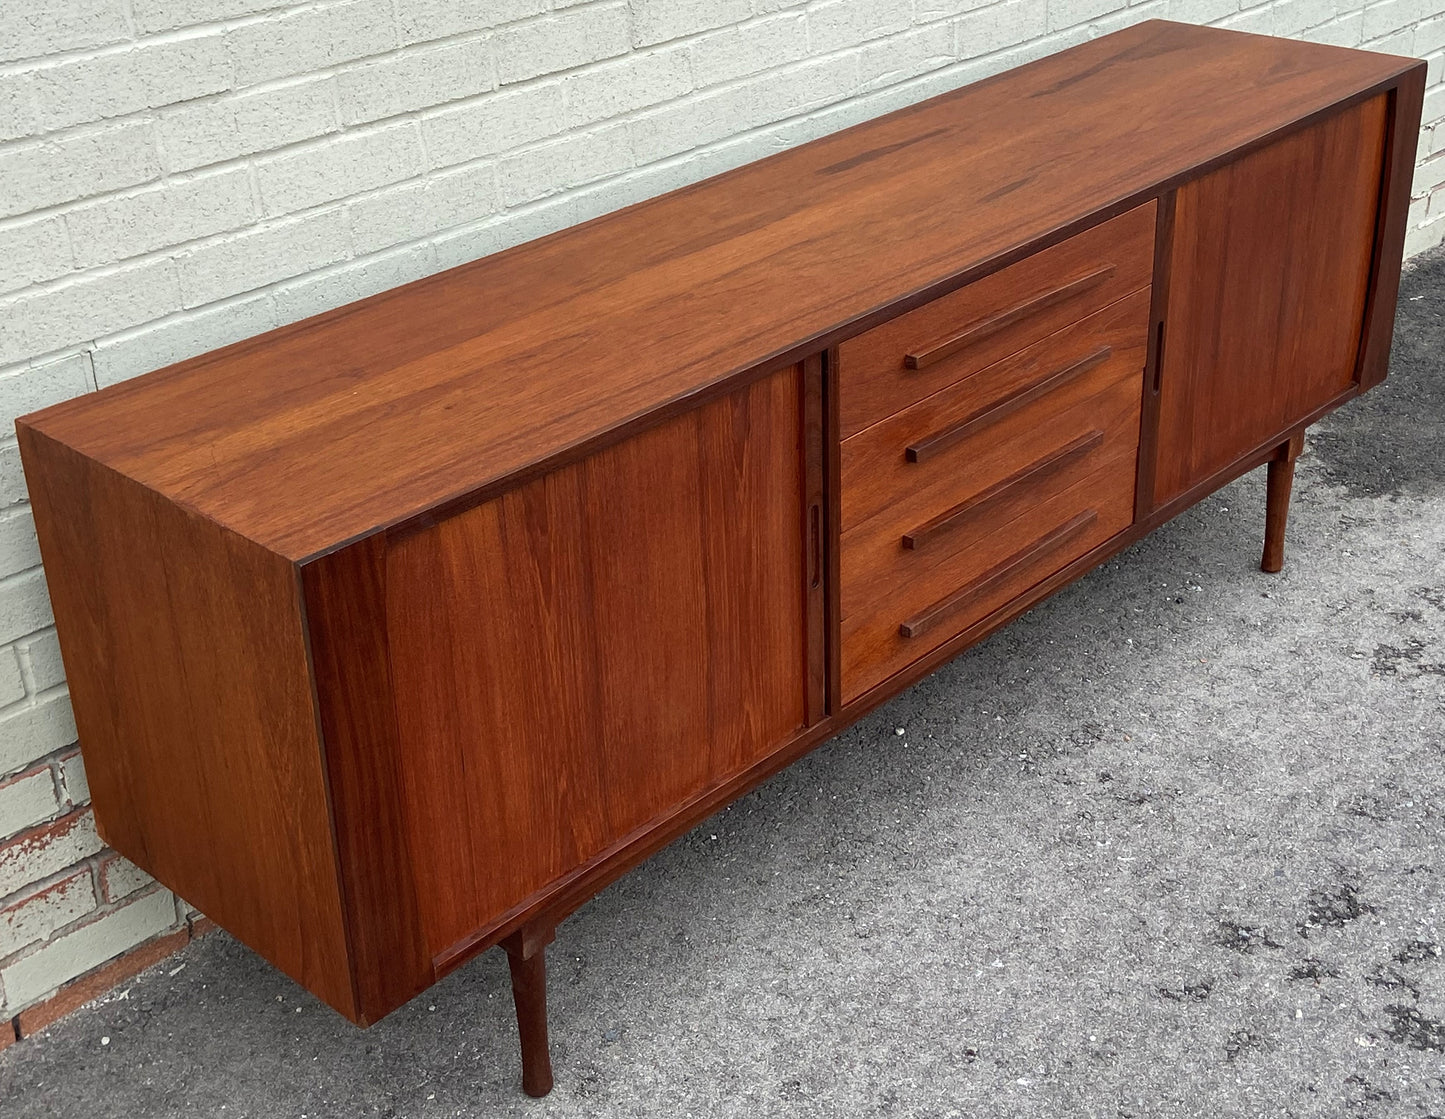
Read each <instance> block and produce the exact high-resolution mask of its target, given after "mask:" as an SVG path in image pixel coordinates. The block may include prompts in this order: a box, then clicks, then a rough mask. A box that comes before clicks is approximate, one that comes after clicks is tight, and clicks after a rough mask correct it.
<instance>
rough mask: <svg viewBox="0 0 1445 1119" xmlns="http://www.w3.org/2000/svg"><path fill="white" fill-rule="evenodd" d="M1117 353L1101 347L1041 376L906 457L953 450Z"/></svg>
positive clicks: (931, 437)
mask: <svg viewBox="0 0 1445 1119" xmlns="http://www.w3.org/2000/svg"><path fill="white" fill-rule="evenodd" d="M1113 352H1114V350H1113V348H1112V347H1110V346H1100V347H1099V348H1098V349H1097V350H1095V351H1094V352H1093V353H1091V354H1090V355H1089V356H1088V357H1086V358H1081V359H1080V360H1078V361H1076V362H1074V364H1072V365H1067V366H1065V367H1064V368H1063V369H1060V370H1058V371H1057V372H1055V373H1050V374H1049V375H1048V376H1046V377H1040V378H1039V379H1038V380H1037V381H1035V382H1034V383H1033V384H1031V385H1029V386H1028V387H1027V388H1025V389H1024V390H1023V391H1022V392H1019V393H1016V394H1015V395H1013V396H1011V397H1009V398H1008V399H1007V400H1005V401H1002V402H1000V403H998V404H990V405H989V406H988V407H987V408H981V409H979V410H978V411H977V412H973V413H971V414H969V415H967V416H965V417H964V418H963V419H961V420H959V421H958V422H957V423H955V424H950V425H949V426H948V427H946V428H944V429H943V430H942V431H936V432H934V433H933V434H932V435H928V436H925V437H924V438H923V439H921V440H919V442H917V443H912V444H909V446H908V447H906V448H905V449H904V451H903V457H904V458H906V459H907V460H908V461H909V462H923V461H924V460H925V459H927V458H931V457H932V456H933V455H936V454H938V452H939V451H942V450H944V449H946V448H948V447H951V446H952V445H953V444H954V443H957V442H958V441H959V440H960V439H966V438H967V437H968V436H970V435H972V434H973V433H974V432H976V431H979V430H981V429H982V428H985V427H987V426H989V424H994V423H998V421H999V420H1001V419H1003V418H1004V417H1005V416H1009V415H1012V414H1013V413H1014V412H1017V411H1018V410H1019V409H1020V408H1022V407H1023V406H1024V405H1025V404H1032V403H1033V402H1034V401H1035V400H1037V399H1038V398H1039V397H1041V396H1043V395H1045V394H1046V393H1050V392H1053V391H1054V389H1056V388H1058V387H1059V386H1061V385H1063V384H1064V383H1065V382H1068V381H1072V380H1073V379H1074V378H1075V377H1078V376H1080V375H1082V374H1084V373H1087V372H1088V371H1089V370H1090V369H1093V368H1094V367H1095V366H1097V365H1102V364H1103V363H1104V362H1106V361H1108V360H1109V356H1110V355H1111V354H1112V353H1113Z"/></svg>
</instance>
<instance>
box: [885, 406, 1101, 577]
mask: <svg viewBox="0 0 1445 1119" xmlns="http://www.w3.org/2000/svg"><path fill="white" fill-rule="evenodd" d="M1103 441H1104V433H1103V432H1102V431H1100V430H1099V429H1098V428H1095V429H1094V430H1093V431H1090V432H1089V433H1087V434H1086V435H1081V436H1079V437H1078V438H1077V439H1075V440H1074V441H1073V442H1071V443H1066V444H1065V445H1064V446H1062V447H1060V448H1059V449H1058V450H1056V451H1050V452H1049V453H1048V454H1047V455H1045V456H1044V457H1043V458H1041V459H1038V460H1037V461H1035V462H1031V463H1029V465H1027V466H1025V467H1023V468H1022V469H1020V470H1016V471H1014V472H1013V473H1012V474H1010V475H1009V476H1008V477H1007V478H1003V479H1001V480H1000V481H997V482H995V483H994V484H993V485H991V486H989V487H988V489H986V490H984V491H982V492H981V493H976V494H974V495H973V496H972V497H970V498H969V499H968V500H967V501H960V502H959V503H958V504H957V505H955V506H954V507H953V508H952V509H949V510H948V511H947V512H945V513H940V514H939V515H938V516H936V517H934V518H933V519H932V520H929V521H924V522H923V524H921V525H919V526H918V527H917V528H915V529H913V531H911V532H905V533H904V534H903V546H904V547H905V548H910V549H916V548H921V547H922V546H923V545H924V544H926V543H927V542H928V541H930V540H932V539H933V538H934V537H936V536H938V535H940V534H941V533H944V532H947V531H948V530H949V529H951V528H953V527H954V526H955V525H957V524H958V523H959V521H961V520H963V519H965V518H967V517H968V516H969V515H970V514H973V513H982V512H985V511H986V510H987V508H988V507H989V506H990V505H992V504H993V503H994V502H995V501H997V500H998V499H999V498H1000V497H1002V496H1003V495H1004V494H1006V493H1008V491H1009V490H1012V489H1015V488H1016V487H1018V486H1024V485H1028V484H1029V483H1030V482H1035V481H1038V480H1039V479H1040V478H1042V477H1044V476H1045V475H1047V474H1050V473H1052V472H1053V471H1055V470H1058V469H1061V468H1062V467H1064V466H1066V465H1068V464H1069V463H1071V462H1077V461H1078V460H1079V459H1081V458H1084V457H1085V456H1086V455H1088V454H1089V453H1091V452H1092V451H1093V450H1094V449H1095V448H1096V447H1098V446H1099V444H1101V443H1102V442H1103Z"/></svg>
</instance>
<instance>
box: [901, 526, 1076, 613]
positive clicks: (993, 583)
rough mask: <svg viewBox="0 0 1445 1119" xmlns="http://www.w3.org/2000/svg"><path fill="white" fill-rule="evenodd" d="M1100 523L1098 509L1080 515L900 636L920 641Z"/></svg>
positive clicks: (940, 604)
mask: <svg viewBox="0 0 1445 1119" xmlns="http://www.w3.org/2000/svg"><path fill="white" fill-rule="evenodd" d="M1098 519H1099V511H1098V510H1097V509H1090V510H1088V511H1087V512H1083V513H1080V514H1079V515H1078V516H1077V517H1074V518H1073V519H1072V520H1070V521H1068V522H1067V523H1065V524H1062V525H1060V526H1059V527H1058V528H1056V529H1054V530H1053V531H1051V532H1048V533H1046V534H1045V535H1043V536H1041V537H1039V539H1037V540H1035V541H1034V542H1033V543H1032V544H1030V545H1028V546H1027V547H1025V548H1020V549H1019V550H1018V551H1017V552H1015V553H1014V554H1013V555H1011V556H1009V557H1008V558H1007V559H1003V560H1000V561H999V562H998V563H996V564H994V565H993V566H992V567H990V568H989V569H988V570H987V571H985V572H984V573H983V574H982V575H980V576H979V577H978V578H977V579H975V580H974V581H973V582H972V583H969V584H968V585H967V586H966V587H964V588H963V589H961V590H957V591H954V592H953V594H951V595H949V596H948V597H947V598H945V599H941V600H939V601H938V602H935V603H934V604H933V605H932V606H930V607H929V608H928V609H927V610H924V611H923V612H922V613H920V614H915V615H914V616H913V617H911V618H909V619H908V620H907V621H906V622H904V623H903V624H902V625H900V626H899V627H898V632H899V633H900V634H901V635H902V636H904V637H921V636H922V635H923V634H925V633H927V632H928V631H929V630H931V629H932V628H933V627H934V626H936V625H938V623H939V622H941V621H943V620H944V619H945V618H948V617H950V616H952V615H953V614H956V613H958V611H960V610H962V609H963V608H964V607H965V606H967V605H968V604H969V603H970V602H975V601H977V600H978V599H980V598H982V597H984V596H985V595H987V594H988V593H989V592H990V591H992V590H994V589H995V588H996V587H997V586H998V585H999V584H1000V583H1002V582H1003V581H1004V580H1005V579H1007V578H1008V577H1009V576H1010V575H1011V574H1013V572H1014V571H1015V570H1017V569H1018V568H1020V567H1024V566H1026V565H1027V564H1030V563H1033V562H1034V560H1037V559H1040V558H1041V557H1043V556H1045V555H1047V554H1048V553H1049V552H1052V551H1055V550H1057V549H1058V548H1061V547H1063V546H1064V545H1065V544H1067V543H1068V542H1069V541H1071V540H1073V539H1074V538H1075V537H1077V536H1080V535H1082V534H1083V533H1084V532H1085V531H1086V530H1087V529H1088V528H1089V527H1090V526H1091V525H1092V524H1093V523H1094V522H1095V521H1097V520H1098Z"/></svg>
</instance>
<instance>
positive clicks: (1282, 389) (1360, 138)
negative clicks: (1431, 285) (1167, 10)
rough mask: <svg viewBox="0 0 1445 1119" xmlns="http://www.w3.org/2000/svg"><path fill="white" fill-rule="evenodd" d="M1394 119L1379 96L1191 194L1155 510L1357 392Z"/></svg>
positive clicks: (1202, 182)
mask: <svg viewBox="0 0 1445 1119" xmlns="http://www.w3.org/2000/svg"><path fill="white" fill-rule="evenodd" d="M1386 120H1387V113H1386V104H1385V97H1384V96H1380V97H1376V98H1373V99H1372V100H1369V101H1366V102H1363V103H1361V104H1359V105H1356V106H1353V107H1351V108H1348V109H1345V110H1343V111H1341V112H1338V113H1336V114H1334V115H1333V116H1330V117H1328V118H1326V119H1325V120H1323V121H1321V122H1319V123H1317V124H1314V125H1311V126H1309V127H1307V128H1305V129H1302V130H1300V131H1298V132H1295V133H1293V134H1291V135H1289V136H1286V137H1285V138H1283V139H1281V140H1278V141H1276V142H1275V143H1273V144H1271V145H1270V146H1268V147H1266V148H1263V149H1260V150H1259V151H1256V152H1253V153H1251V154H1249V155H1246V156H1244V157H1243V158H1240V159H1237V160H1235V161H1233V162H1231V163H1228V164H1226V165H1225V166H1223V167H1221V168H1218V169H1217V170H1215V171H1212V172H1210V173H1208V174H1206V175H1204V176H1202V177H1201V178H1198V179H1195V180H1193V181H1192V182H1189V183H1186V184H1185V185H1184V186H1182V187H1180V188H1179V191H1178V193H1177V195H1176V199H1175V210H1174V234H1173V245H1172V254H1171V256H1172V259H1171V265H1170V285H1169V305H1168V313H1167V316H1166V320H1165V323H1164V330H1163V338H1162V345H1163V351H1162V352H1163V359H1162V362H1161V368H1160V376H1159V435H1158V462H1157V468H1156V473H1155V480H1154V504H1155V506H1156V507H1157V506H1159V505H1163V504H1165V503H1167V502H1168V501H1170V500H1171V499H1173V498H1175V497H1178V496H1179V495H1181V494H1183V493H1185V492H1186V491H1188V490H1189V489H1190V487H1192V486H1194V485H1195V484H1196V483H1199V482H1203V481H1205V480H1207V479H1208V478H1210V477H1211V476H1212V475H1214V474H1215V473H1217V472H1218V471H1220V470H1222V469H1224V468H1225V467H1227V466H1229V465H1230V464H1231V463H1232V462H1234V461H1236V460H1237V459H1238V458H1240V457H1241V456H1242V455H1246V454H1248V453H1249V452H1251V451H1253V450H1255V449H1256V448H1258V447H1260V446H1261V445H1262V444H1264V443H1265V442H1266V441H1267V440H1269V439H1271V438H1272V437H1274V436H1275V435H1278V434H1280V433H1282V432H1284V431H1285V430H1286V429H1287V428H1289V427H1290V426H1291V425H1292V424H1296V423H1299V422H1300V421H1302V420H1304V419H1306V418H1307V417H1308V416H1309V415H1310V414H1311V413H1313V412H1314V411H1315V410H1317V409H1319V408H1321V407H1323V406H1324V405H1325V404H1327V403H1328V402H1330V401H1331V400H1334V399H1335V398H1337V397H1339V396H1340V395H1341V394H1342V393H1344V392H1346V391H1348V390H1349V389H1350V387H1351V385H1352V384H1353V383H1354V377H1355V368H1356V362H1357V355H1358V350H1359V343H1360V333H1361V329H1362V326H1363V320H1364V311H1365V296H1366V289H1367V286H1368V280H1369V269H1370V261H1371V253H1372V251H1373V248H1374V235H1375V227H1376V215H1377V211H1378V207H1379V196H1380V177H1381V173H1382V165H1383V153H1384V139H1385V126H1386Z"/></svg>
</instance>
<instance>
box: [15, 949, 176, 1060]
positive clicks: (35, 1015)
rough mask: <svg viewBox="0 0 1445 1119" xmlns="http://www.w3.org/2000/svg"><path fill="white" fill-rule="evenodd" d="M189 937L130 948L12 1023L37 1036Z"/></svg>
mask: <svg viewBox="0 0 1445 1119" xmlns="http://www.w3.org/2000/svg"><path fill="white" fill-rule="evenodd" d="M190 938H191V934H190V930H189V929H177V930H176V931H175V932H173V933H169V934H168V935H166V936H162V937H157V938H156V939H155V940H149V941H146V943H144V944H142V945H140V946H139V947H137V948H132V949H131V950H130V951H129V952H127V953H126V954H125V955H124V956H121V957H120V958H119V959H115V960H111V962H110V963H108V964H105V965H104V966H102V967H98V968H96V969H95V970H94V971H92V972H90V973H89V974H87V975H82V976H81V977H80V978H79V979H73V980H71V981H70V982H69V983H67V984H66V985H65V986H64V987H62V988H60V990H58V991H56V992H55V994H53V995H51V996H50V997H49V998H48V999H46V1000H45V1001H44V1002H39V1003H36V1004H35V1005H34V1006H31V1007H28V1008H26V1009H25V1010H22V1011H21V1012H20V1013H19V1014H18V1015H16V1018H15V1024H16V1027H17V1029H18V1030H19V1034H20V1036H21V1037H29V1036H30V1035H31V1034H33V1033H39V1032H40V1031H41V1030H43V1029H44V1028H45V1027H46V1026H48V1025H50V1024H51V1023H52V1022H54V1021H56V1020H57V1019H59V1018H62V1017H64V1016H65V1015H67V1014H69V1013H70V1012H71V1011H72V1010H79V1009H80V1008H81V1007H82V1006H84V1005H85V1004H86V1003H88V1002H91V1001H92V1000H94V999H98V998H99V997H100V996H101V995H103V994H105V993H106V992H107V991H109V990H110V989H111V988H113V987H118V986H119V985H120V984H122V983H124V982H125V981H126V980H127V979H129V978H130V977H131V976H133V975H135V974H137V973H138V972H142V971H144V970H145V969H146V968H148V967H150V966H151V964H154V963H157V962H159V961H160V960H163V959H165V958H166V957H167V956H169V955H171V953H173V952H178V951H180V950H181V949H182V948H184V947H185V946H186V943H187V942H188V941H189V940H190Z"/></svg>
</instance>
